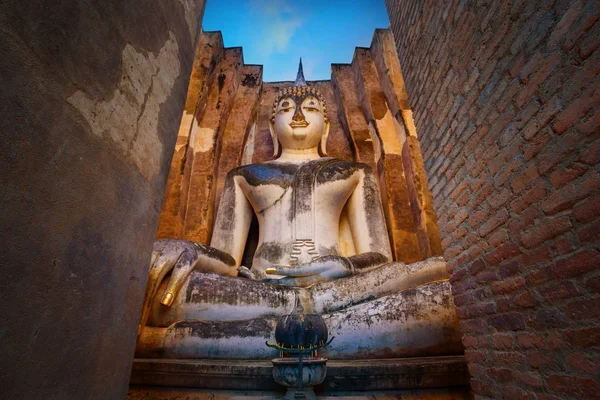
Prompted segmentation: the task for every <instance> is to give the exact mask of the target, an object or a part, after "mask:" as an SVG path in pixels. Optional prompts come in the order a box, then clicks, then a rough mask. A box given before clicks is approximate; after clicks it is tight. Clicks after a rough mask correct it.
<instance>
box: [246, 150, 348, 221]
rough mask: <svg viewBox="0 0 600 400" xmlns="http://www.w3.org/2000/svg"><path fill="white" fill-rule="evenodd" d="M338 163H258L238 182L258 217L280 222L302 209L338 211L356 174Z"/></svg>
mask: <svg viewBox="0 0 600 400" xmlns="http://www.w3.org/2000/svg"><path fill="white" fill-rule="evenodd" d="M338 164H339V163H335V162H332V163H330V164H327V163H326V162H324V163H320V164H319V163H314V164H308V165H302V166H297V165H276V164H275V165H273V164H271V165H261V166H260V167H255V168H252V169H249V170H247V171H245V173H244V176H243V179H242V180H241V182H240V186H241V188H242V190H243V192H244V195H245V197H246V198H247V199H248V201H249V202H250V204H251V205H252V208H253V209H254V212H255V213H256V214H257V215H259V216H260V217H261V218H265V217H267V215H268V216H269V219H278V220H281V223H284V221H286V220H287V221H290V222H291V221H292V220H294V219H296V217H298V216H300V215H301V214H306V213H311V214H314V213H320V214H322V213H332V214H334V215H339V212H340V211H341V209H342V208H343V206H344V204H345V202H346V201H347V199H348V198H349V196H350V195H351V194H352V192H353V191H354V190H355V188H356V186H357V183H358V177H357V174H356V171H354V170H352V168H350V169H347V168H346V169H340V167H339V165H338Z"/></svg>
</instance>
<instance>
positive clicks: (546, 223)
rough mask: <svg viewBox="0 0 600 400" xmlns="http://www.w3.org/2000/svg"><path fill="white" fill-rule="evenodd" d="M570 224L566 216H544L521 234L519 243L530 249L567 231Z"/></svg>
mask: <svg viewBox="0 0 600 400" xmlns="http://www.w3.org/2000/svg"><path fill="white" fill-rule="evenodd" d="M571 226H572V225H571V220H570V218H569V217H567V216H560V217H554V218H552V217H548V218H544V219H542V220H539V221H538V223H537V224H536V225H535V226H533V227H531V229H529V230H528V231H527V232H525V233H524V234H522V235H521V243H523V246H525V248H527V249H532V248H534V247H537V246H539V245H540V244H542V243H544V242H545V241H547V240H550V239H553V238H555V237H556V236H558V235H560V234H561V233H564V232H567V231H569V230H570V229H571Z"/></svg>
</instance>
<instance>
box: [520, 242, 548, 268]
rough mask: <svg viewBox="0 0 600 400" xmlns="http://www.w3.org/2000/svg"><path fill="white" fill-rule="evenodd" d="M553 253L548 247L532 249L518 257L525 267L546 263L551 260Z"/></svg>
mask: <svg viewBox="0 0 600 400" xmlns="http://www.w3.org/2000/svg"><path fill="white" fill-rule="evenodd" d="M552 259H553V258H552V254H551V252H550V249H549V248H548V247H542V248H538V249H533V250H530V251H528V252H526V253H524V254H523V255H522V256H520V257H519V258H518V262H519V264H521V265H522V266H523V267H532V266H536V265H540V264H545V263H547V262H548V261H551V260H552Z"/></svg>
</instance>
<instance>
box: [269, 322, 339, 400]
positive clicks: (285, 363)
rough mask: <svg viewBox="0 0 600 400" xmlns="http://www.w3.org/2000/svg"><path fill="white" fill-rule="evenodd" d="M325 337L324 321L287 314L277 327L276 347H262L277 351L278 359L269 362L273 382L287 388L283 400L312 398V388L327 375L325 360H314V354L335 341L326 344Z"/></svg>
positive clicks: (313, 396) (319, 358)
mask: <svg viewBox="0 0 600 400" xmlns="http://www.w3.org/2000/svg"><path fill="white" fill-rule="evenodd" d="M327 336H328V334H327V326H326V325H325V321H324V320H323V318H322V317H321V316H320V315H317V314H290V315H286V316H285V317H283V318H281V319H280V320H279V322H278V323H277V326H276V327H275V340H276V341H277V343H276V344H271V343H269V342H266V345H267V346H269V347H271V348H274V349H277V350H279V355H280V358H276V359H274V360H273V379H275V381H276V382H277V383H279V384H280V385H283V386H286V387H287V388H288V393H287V394H286V396H285V398H286V399H305V398H316V396H315V395H314V392H313V390H312V386H314V385H318V384H320V383H322V382H323V381H324V380H325V376H326V374H327V367H326V362H327V359H326V358H322V357H317V351H318V350H319V349H321V348H323V347H325V346H328V345H329V344H330V343H331V342H332V341H333V339H334V338H335V336H333V337H332V338H331V339H329V341H327ZM285 355H288V356H289V357H285ZM294 356H295V357H294ZM305 367H306V368H308V371H306V372H307V373H305V371H304V368H305ZM294 387H295V390H292V388H294ZM303 387H306V389H304V388H303Z"/></svg>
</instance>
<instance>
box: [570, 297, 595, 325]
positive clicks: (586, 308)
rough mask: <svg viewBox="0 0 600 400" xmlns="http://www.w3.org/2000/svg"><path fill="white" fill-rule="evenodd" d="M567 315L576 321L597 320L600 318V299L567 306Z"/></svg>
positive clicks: (572, 303) (591, 299) (590, 299)
mask: <svg viewBox="0 0 600 400" xmlns="http://www.w3.org/2000/svg"><path fill="white" fill-rule="evenodd" d="M565 314H566V315H567V317H568V318H570V319H572V320H575V321H582V320H588V319H594V320H595V319H597V318H598V317H600V297H592V298H589V299H584V300H578V301H573V302H571V303H569V304H567V307H566V310H565Z"/></svg>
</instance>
